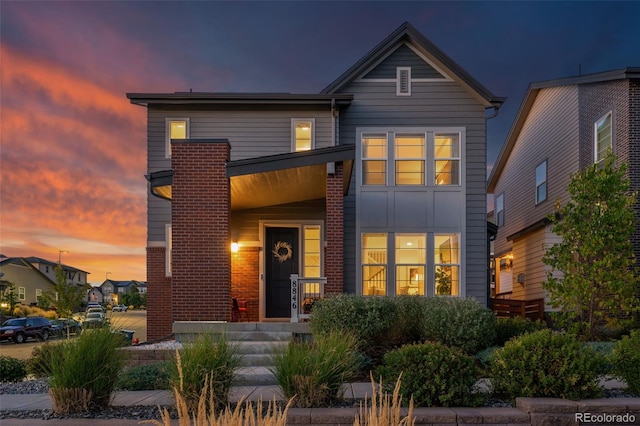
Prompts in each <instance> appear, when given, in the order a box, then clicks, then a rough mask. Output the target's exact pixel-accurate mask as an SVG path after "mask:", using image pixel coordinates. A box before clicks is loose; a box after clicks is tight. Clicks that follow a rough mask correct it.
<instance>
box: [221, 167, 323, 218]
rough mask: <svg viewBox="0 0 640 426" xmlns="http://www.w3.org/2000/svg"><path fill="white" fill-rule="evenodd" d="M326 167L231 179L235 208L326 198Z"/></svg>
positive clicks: (232, 198) (233, 206)
mask: <svg viewBox="0 0 640 426" xmlns="http://www.w3.org/2000/svg"><path fill="white" fill-rule="evenodd" d="M326 174H327V166H326V164H316V165H313V166H304V167H296V168H291V169H284V170H275V171H270V172H263V173H254V174H249V175H241V176H233V177H231V209H232V210H244V209H253V208H257V207H264V206H273V205H278V204H287V203H293V202H296V201H305V200H315V199H318V198H324V197H325V196H326V185H325V182H326Z"/></svg>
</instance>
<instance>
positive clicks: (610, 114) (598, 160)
mask: <svg viewBox="0 0 640 426" xmlns="http://www.w3.org/2000/svg"><path fill="white" fill-rule="evenodd" d="M607 117H611V130H610V132H611V151H613V134H614V133H613V111H609V112H607V113H606V114H604V115H601V116H600V118H598V119H597V120H596V121H595V123H593V162H594V163H596V164H599V163H601V162H602V161H604V158H598V125H599V124H600V123H602V122H603V121H605V120H606V119H607Z"/></svg>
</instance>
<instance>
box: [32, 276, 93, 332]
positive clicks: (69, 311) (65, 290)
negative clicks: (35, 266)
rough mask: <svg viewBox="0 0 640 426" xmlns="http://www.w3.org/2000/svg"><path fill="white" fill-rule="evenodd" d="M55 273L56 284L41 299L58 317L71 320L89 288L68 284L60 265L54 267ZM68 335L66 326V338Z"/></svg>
mask: <svg viewBox="0 0 640 426" xmlns="http://www.w3.org/2000/svg"><path fill="white" fill-rule="evenodd" d="M55 271H56V282H55V284H54V286H53V288H52V289H51V290H49V291H47V292H45V293H44V294H43V297H44V298H45V299H46V300H47V301H48V304H49V306H53V307H55V308H56V310H57V311H58V316H59V317H62V318H71V316H72V315H73V311H74V309H75V308H76V307H77V306H79V305H80V304H81V303H82V300H83V298H84V295H85V293H86V291H87V290H88V289H89V286H88V285H85V286H77V285H75V284H69V283H68V282H67V277H66V276H65V275H64V271H63V270H62V267H61V266H60V265H58V266H56V269H55ZM69 334H70V333H69V327H68V325H67V338H69Z"/></svg>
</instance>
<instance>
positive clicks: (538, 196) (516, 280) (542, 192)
mask: <svg viewBox="0 0 640 426" xmlns="http://www.w3.org/2000/svg"><path fill="white" fill-rule="evenodd" d="M639 79H640V68H625V69H620V70H613V71H608V72H602V73H597V74H589V75H582V76H579V77H570V78H563V79H558V80H551V81H543V82H539V83H532V84H531V85H530V86H529V89H528V91H527V93H526V95H525V98H524V100H523V102H522V105H521V107H520V110H519V112H518V114H517V117H516V120H515V121H514V123H513V126H512V128H511V131H510V133H509V135H508V137H507V140H506V142H505V144H504V146H503V148H502V151H501V152H500V154H499V156H498V159H497V160H496V163H495V165H494V167H493V170H492V171H491V175H490V177H489V181H488V192H489V193H490V194H493V195H494V212H495V218H494V220H495V223H496V224H497V225H498V226H499V230H498V234H497V238H496V240H495V242H494V244H495V247H494V249H495V256H496V263H495V264H496V269H497V270H496V287H497V290H496V293H498V294H503V295H510V296H511V298H512V299H516V300H527V301H528V300H533V299H544V298H545V296H546V294H545V291H544V289H543V288H542V283H543V282H544V281H545V280H546V275H547V272H548V271H549V268H548V267H547V266H546V265H544V264H543V263H542V256H543V254H544V252H545V250H546V248H547V247H549V246H550V245H552V244H554V243H556V242H557V241H558V236H556V235H554V234H553V232H551V224H550V222H549V220H548V219H547V216H548V215H549V214H551V213H552V212H554V210H555V204H556V202H557V201H559V202H560V203H561V204H565V203H566V202H567V201H568V199H569V194H568V192H567V186H568V184H569V182H570V180H571V175H572V174H574V173H575V172H577V171H578V170H581V169H583V168H585V167H587V166H588V165H590V164H593V163H599V162H601V161H602V160H603V158H604V156H605V154H606V153H607V151H608V150H609V149H610V150H612V151H613V153H614V154H615V155H616V156H617V161H618V162H625V163H627V164H628V165H629V169H628V170H629V172H628V174H629V177H630V179H631V185H632V188H633V189H634V190H638V189H640V80H639ZM636 210H637V211H638V212H640V209H639V208H638V207H636ZM638 226H639V227H638V228H637V231H636V233H635V234H634V236H633V243H634V247H635V254H636V258H639V257H638V256H639V255H640V224H639V225H638Z"/></svg>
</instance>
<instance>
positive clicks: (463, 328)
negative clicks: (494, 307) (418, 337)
mask: <svg viewBox="0 0 640 426" xmlns="http://www.w3.org/2000/svg"><path fill="white" fill-rule="evenodd" d="M495 321H496V319H495V316H494V315H493V312H491V311H490V310H489V309H487V308H486V307H484V306H482V305H480V304H479V303H478V302H476V301H475V300H473V299H461V298H457V297H429V298H425V299H424V304H423V310H422V340H423V341H437V342H441V343H443V344H445V345H447V346H453V347H456V348H460V349H461V350H462V351H463V352H464V353H466V354H470V355H471V354H475V353H477V352H478V351H480V350H482V349H484V348H487V347H489V346H491V344H492V343H493V341H494V339H495Z"/></svg>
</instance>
